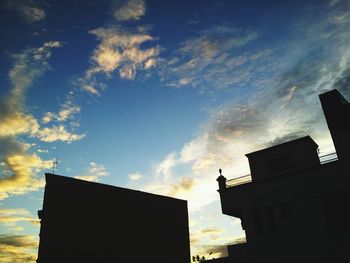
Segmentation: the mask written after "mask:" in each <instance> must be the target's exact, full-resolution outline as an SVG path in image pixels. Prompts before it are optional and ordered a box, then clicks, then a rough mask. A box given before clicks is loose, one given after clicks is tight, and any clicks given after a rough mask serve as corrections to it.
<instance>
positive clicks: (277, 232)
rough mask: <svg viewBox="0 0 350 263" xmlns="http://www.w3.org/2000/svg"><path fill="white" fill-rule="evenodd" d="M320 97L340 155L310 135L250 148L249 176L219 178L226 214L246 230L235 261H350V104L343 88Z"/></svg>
mask: <svg viewBox="0 0 350 263" xmlns="http://www.w3.org/2000/svg"><path fill="white" fill-rule="evenodd" d="M320 100H321V104H322V108H323V111H324V114H325V117H326V120H327V124H328V128H329V130H330V133H331V135H332V139H333V142H334V145H335V149H336V155H335V154H334V155H328V156H324V157H323V158H320V157H319V156H318V146H317V144H316V143H315V142H314V141H313V140H312V139H311V138H310V137H309V136H306V137H303V138H300V139H297V140H294V141H290V142H286V143H283V144H280V145H276V146H273V147H270V148H267V149H263V150H260V151H256V152H253V153H249V154H247V155H246V156H247V158H248V160H249V165H250V170H251V175H249V176H247V177H241V178H236V179H232V180H226V178H225V177H224V176H223V175H221V174H220V176H219V177H218V179H217V181H218V183H219V193H220V198H221V206H222V212H223V213H224V214H226V215H230V216H233V217H237V218H240V219H241V225H242V228H243V229H244V230H245V233H246V243H242V244H236V245H232V246H228V254H229V260H230V261H229V262H231V263H246V262H249V263H257V262H259V263H264V262H269V263H277V262H278V263H281V262H283V263H289V262H290V263H291V262H293V263H295V262H337V263H339V262H344V263H345V262H350V251H349V245H350V211H349V207H350V206H349V204H350V203H349V201H350V191H349V190H350V177H349V176H350V172H349V171H350V169H349V168H350V104H349V103H348V102H347V101H346V100H345V99H344V98H343V97H342V95H341V94H340V93H339V92H338V91H337V90H333V91H330V92H327V93H324V94H321V95H320Z"/></svg>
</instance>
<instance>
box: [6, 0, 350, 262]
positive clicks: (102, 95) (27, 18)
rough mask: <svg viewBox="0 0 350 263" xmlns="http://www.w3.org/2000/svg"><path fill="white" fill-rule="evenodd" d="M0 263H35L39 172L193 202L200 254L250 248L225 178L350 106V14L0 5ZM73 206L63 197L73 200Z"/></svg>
mask: <svg viewBox="0 0 350 263" xmlns="http://www.w3.org/2000/svg"><path fill="white" fill-rule="evenodd" d="M0 17H1V24H0V39H1V41H0V262H35V259H36V256H37V246H38V233H39V229H40V223H39V221H38V218H37V211H38V210H40V209H41V208H42V201H43V189H44V186H45V180H44V173H45V172H52V166H53V161H54V160H56V158H57V159H58V166H57V167H56V169H55V173H57V174H61V175H65V176H69V177H74V178H79V179H84V180H90V181H95V182H100V183H105V184H111V185H115V186H121V187H127V188H131V189H136V190H142V191H146V192H152V193H157V194H162V195H167V196H172V197H176V198H180V199H185V200H188V209H189V227H190V239H191V253H192V255H197V254H199V255H201V256H206V257H207V255H209V253H211V252H212V254H211V256H210V257H219V256H224V255H226V246H227V245H228V244H233V243H237V242H242V241H244V231H242V229H241V226H240V221H239V219H236V218H233V217H229V216H226V215H223V214H222V212H221V206H220V201H219V194H218V192H217V191H216V190H217V189H218V186H217V182H216V178H217V177H218V175H219V173H218V169H219V168H221V169H222V170H223V174H224V176H226V177H227V178H234V177H238V176H242V175H245V174H249V173H250V171H249V165H248V162H247V159H246V157H245V154H247V153H249V152H252V151H255V150H259V149H263V148H266V147H269V146H271V145H275V144H278V143H282V142H286V141H289V140H292V139H296V138H299V137H302V136H305V135H310V136H311V137H312V138H313V139H314V140H315V141H316V143H317V144H318V145H319V148H320V154H326V153H331V152H334V147H333V144H332V141H331V138H330V134H329V131H328V129H327V125H326V122H325V119H324V116H323V113H322V109H321V105H320V103H319V99H318V95H319V94H321V93H323V92H326V91H329V90H332V89H334V88H337V89H338V90H339V91H340V92H341V93H342V94H343V95H344V96H345V97H346V98H347V99H349V98H350V89H349V86H348V82H349V80H350V46H349V42H350V34H349V33H350V32H349V31H350V3H349V1H342V0H329V1H326V0H322V1H319V0H316V1H308V0H303V1H272V0H271V1H249V0H248V1H247V0H245V1H240V0H237V1H229V0H228V1H220V0H218V1H208V0H201V1H160V0H123V1H122V0H109V1H107V0H106V1H97V0H96V1H93V0H87V1H58V0H56V1H54V0H53V1H50V0H38V1H35V0H27V1H22V0H11V1H10V0H5V1H1V3H0ZM62 194H64V193H62Z"/></svg>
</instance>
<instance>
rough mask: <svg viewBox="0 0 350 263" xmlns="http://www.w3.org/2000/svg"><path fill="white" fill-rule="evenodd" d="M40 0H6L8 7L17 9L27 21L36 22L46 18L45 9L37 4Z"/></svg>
mask: <svg viewBox="0 0 350 263" xmlns="http://www.w3.org/2000/svg"><path fill="white" fill-rule="evenodd" d="M37 2H38V1H32V0H27V1H22V0H6V2H5V4H6V7H7V9H9V10H15V11H17V12H18V13H19V14H20V16H21V17H22V18H23V19H24V20H25V21H26V22H27V23H34V22H38V21H40V20H44V19H45V17H46V13H45V10H44V9H43V7H42V6H39V5H38V4H37Z"/></svg>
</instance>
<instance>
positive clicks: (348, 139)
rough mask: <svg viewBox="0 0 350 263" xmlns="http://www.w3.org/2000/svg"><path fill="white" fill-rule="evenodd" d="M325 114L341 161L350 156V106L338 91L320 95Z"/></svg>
mask: <svg viewBox="0 0 350 263" xmlns="http://www.w3.org/2000/svg"><path fill="white" fill-rule="evenodd" d="M320 101H321V104H322V109H323V113H324V115H325V117H326V121H327V125H328V129H329V131H330V133H331V135H332V139H333V143H334V146H335V149H336V151H337V155H338V159H339V160H340V161H343V160H346V159H347V158H349V156H350V119H349V116H350V104H349V102H348V101H347V100H346V99H345V98H344V97H343V96H342V95H341V94H340V92H339V91H338V90H331V91H328V92H326V93H323V94H321V95H320Z"/></svg>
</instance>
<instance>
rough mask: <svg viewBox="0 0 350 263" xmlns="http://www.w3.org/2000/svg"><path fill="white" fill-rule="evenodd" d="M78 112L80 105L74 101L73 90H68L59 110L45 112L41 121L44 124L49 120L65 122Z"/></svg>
mask: <svg viewBox="0 0 350 263" xmlns="http://www.w3.org/2000/svg"><path fill="white" fill-rule="evenodd" d="M78 113H80V106H79V105H77V104H76V103H75V102H74V92H73V91H70V92H69V94H68V96H67V98H66V100H65V102H64V103H63V104H62V105H61V109H60V111H59V112H58V113H54V112H46V113H45V115H44V117H43V119H42V121H43V123H45V124H46V123H49V122H51V121H57V122H65V121H67V120H72V119H73V118H74V117H75V116H76V115H77V114H78Z"/></svg>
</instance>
